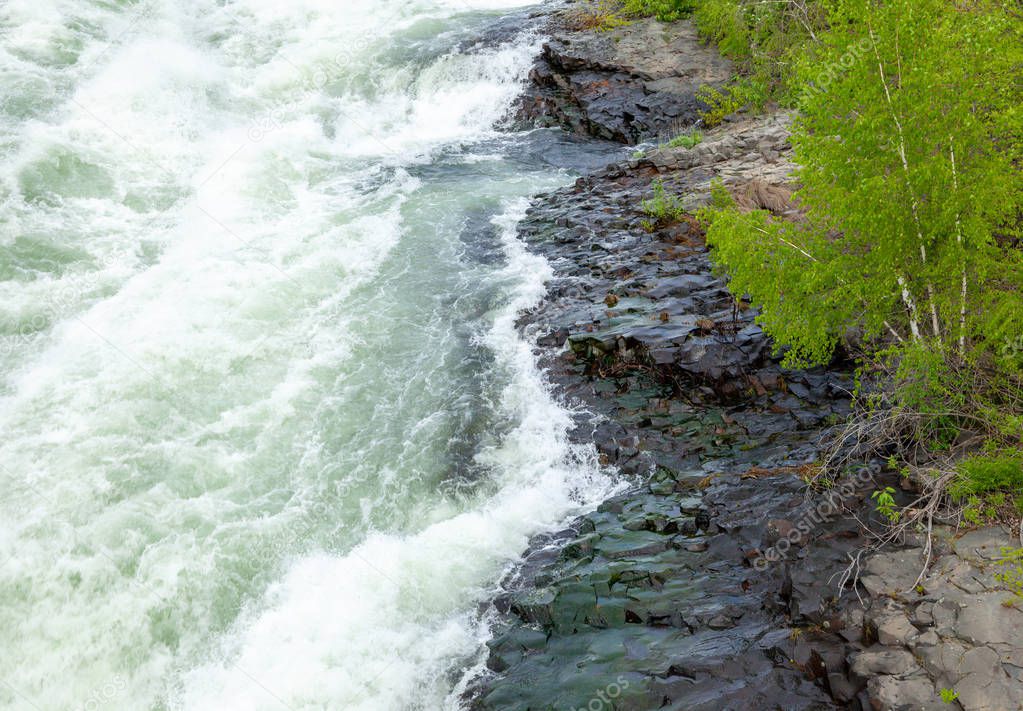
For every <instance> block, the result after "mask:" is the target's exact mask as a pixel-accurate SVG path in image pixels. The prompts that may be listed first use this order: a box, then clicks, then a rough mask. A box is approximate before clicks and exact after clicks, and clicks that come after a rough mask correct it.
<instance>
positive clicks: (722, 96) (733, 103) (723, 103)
mask: <svg viewBox="0 0 1023 711" xmlns="http://www.w3.org/2000/svg"><path fill="white" fill-rule="evenodd" d="M696 98H697V99H699V100H700V101H702V102H703V103H704V104H705V105H706V108H705V109H704V110H703V111H701V112H700V120H701V121H702V122H703V125H704V126H717V125H718V124H720V123H721V122H722V121H724V120H725V117H726V116H730V115H731V114H734V113H735V112H736V111H739V110H740V109H744V108H750V109H754V110H757V111H759V110H761V109H763V107H764V104H765V103H766V102H767V85H766V84H765V83H764V82H763V81H760V80H757V79H755V78H745V79H737V80H736V81H735V82H734V83H733V84H730V85H728V86H726V87H724V88H723V89H718V88H717V87H713V86H709V85H706V84H705V85H704V86H701V87H700V89H699V90H698V91H697V92H696Z"/></svg>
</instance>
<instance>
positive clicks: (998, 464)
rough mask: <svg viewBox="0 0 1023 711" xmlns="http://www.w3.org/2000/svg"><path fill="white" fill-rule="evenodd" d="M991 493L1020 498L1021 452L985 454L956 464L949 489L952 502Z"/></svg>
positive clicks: (1022, 484)
mask: <svg viewBox="0 0 1023 711" xmlns="http://www.w3.org/2000/svg"><path fill="white" fill-rule="evenodd" d="M992 492H1008V493H1009V494H1010V495H1012V496H1023V452H1020V451H1018V450H1015V451H1011V450H1010V451H1002V452H990V453H988V452H986V453H982V454H976V455H974V456H971V457H967V458H966V459H964V460H963V461H961V462H960V463H959V467H958V471H957V476H956V480H955V481H954V482H953V484H952V486H951V487H950V488H949V493H950V494H951V495H952V497H953V498H954V499H956V500H963V499H966V498H968V497H969V496H971V495H978V494H989V493H992Z"/></svg>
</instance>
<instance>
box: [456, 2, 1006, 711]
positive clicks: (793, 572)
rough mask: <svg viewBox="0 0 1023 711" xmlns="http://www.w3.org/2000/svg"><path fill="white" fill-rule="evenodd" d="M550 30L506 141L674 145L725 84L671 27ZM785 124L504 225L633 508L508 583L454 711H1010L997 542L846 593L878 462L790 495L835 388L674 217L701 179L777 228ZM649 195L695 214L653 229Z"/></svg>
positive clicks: (602, 514) (904, 567) (591, 518)
mask: <svg viewBox="0 0 1023 711" xmlns="http://www.w3.org/2000/svg"><path fill="white" fill-rule="evenodd" d="M550 32H551V34H552V38H551V40H550V41H549V42H547V44H546V45H545V47H544V50H543V54H542V56H541V57H540V58H538V60H537V64H536V67H535V69H534V71H533V73H532V77H531V78H532V84H531V86H530V87H529V89H528V90H527V91H526V92H525V94H524V96H523V99H522V102H521V110H520V115H519V119H520V120H521V121H527V122H532V123H538V124H541V125H558V126H561V127H563V128H565V129H566V130H569V131H573V132H576V133H580V134H585V135H589V136H593V137H595V138H603V139H613V140H617V141H621V142H625V143H636V142H638V141H641V140H644V139H646V138H650V137H652V136H658V135H660V136H664V135H665V131H675V132H678V131H679V130H680V129H681V128H683V127H685V126H687V125H691V124H692V123H693V122H694V121H695V120H696V117H697V115H698V110H699V101H698V99H697V98H696V96H695V93H696V90H697V89H698V88H699V86H700V85H701V84H704V83H720V82H723V81H726V80H727V79H728V77H729V76H730V73H731V68H730V65H729V64H728V62H727V61H726V60H723V59H722V58H720V57H719V56H718V55H717V54H716V52H715V51H714V50H713V49H712V48H708V47H705V46H703V45H701V44H700V43H699V42H698V40H697V37H696V33H695V30H694V29H693V28H692V27H691V26H690V25H689V24H688V23H685V22H680V23H673V24H671V25H664V24H662V23H658V22H657V21H655V20H645V21H642V22H637V23H633V24H631V25H628V26H626V27H622V28H618V29H616V30H614V31H612V32H606V33H595V32H575V31H572V30H571V29H569V28H568V27H567V26H566V24H565V22H564V18H563V17H562V16H559V15H554V16H553V17H552V18H551V27H550ZM790 120H791V117H790V116H788V115H786V114H784V113H780V112H770V113H768V114H766V115H763V116H756V117H746V116H735V117H730V119H729V120H727V121H726V122H725V124H723V126H721V127H719V128H716V129H713V130H711V131H707V132H705V135H704V138H703V141H702V142H701V143H699V144H698V145H696V146H695V147H693V148H691V149H686V148H665V147H660V148H653V149H652V150H650V151H649V152H648V153H646V154H644V155H642V156H640V155H639V154H637V156H636V157H634V158H633V159H632V160H631V161H629V162H627V163H623V164H616V165H611V166H608V167H607V168H605V169H603V170H600V171H597V172H596V173H594V174H592V175H589V176H586V177H583V178H580V179H579V180H577V181H576V183H575V185H573V186H571V187H569V188H565V189H562V190H559V191H556V192H554V193H551V194H548V195H543V196H540V197H538V198H537V200H536V201H535V203H534V205H533V207H532V208H531V210H530V211H529V213H528V215H527V217H526V219H525V220H524V221H523V223H522V224H521V225H520V234H521V236H522V238H523V239H524V240H525V241H526V242H527V244H528V245H529V246H530V248H531V249H533V250H535V251H537V252H538V253H540V254H543V255H544V256H545V257H546V258H547V259H548V261H549V262H550V263H551V264H552V266H553V267H554V271H555V278H554V280H553V281H552V283H551V284H550V285H549V294H548V299H547V300H546V301H545V302H544V304H543V305H542V306H541V307H540V308H538V309H537V310H535V311H534V312H532V313H530V314H527V315H526V316H525V317H524V318H523V320H522V324H521V325H522V328H523V329H524V331H525V332H526V333H527V335H529V336H530V337H531V338H533V339H535V341H536V342H537V344H538V348H539V353H540V357H541V359H542V361H543V363H544V365H545V367H546V369H547V372H548V373H549V377H550V379H551V381H552V382H553V384H554V386H555V389H556V391H557V392H558V393H559V394H560V395H561V396H562V397H563V398H564V400H565V402H566V403H567V404H569V405H570V406H571V407H573V409H574V410H575V411H576V412H578V413H579V415H578V418H577V427H576V429H575V431H574V432H573V437H574V438H575V439H576V440H577V441H581V442H593V443H595V444H596V446H597V448H598V451H599V452H600V453H601V457H602V458H603V459H604V461H606V463H608V464H610V465H613V466H615V467H617V468H618V469H619V470H620V471H621V472H622V474H623V476H624V478H625V479H626V480H627V482H628V484H629V488H628V490H627V491H625V492H623V493H622V494H620V495H618V496H616V497H614V498H613V499H611V500H609V501H607V502H605V503H604V504H603V505H602V506H601V507H599V509H598V510H597V511H594V512H593V513H590V514H587V515H585V516H583V517H581V518H580V519H578V520H577V521H575V522H573V524H572V525H571V526H570V527H569V528H568V529H566V530H564V531H561V532H559V533H557V534H555V535H550V536H543V537H539V538H538V539H537V540H534V541H533V542H532V544H531V547H530V550H529V551H528V553H527V555H526V558H525V562H524V563H523V565H522V566H521V567H519V568H518V569H517V570H516V571H515V572H514V573H513V574H512V575H510V576H509V578H508V579H507V580H506V581H504V584H503V592H502V594H501V595H500V596H499V597H498V598H497V599H496V600H495V601H494V602H493V606H492V609H491V610H490V611H489V614H491V615H493V616H494V617H495V618H496V619H497V622H496V625H495V626H496V630H497V633H496V635H495V637H494V639H493V640H492V641H491V643H490V645H489V646H490V654H489V659H488V663H487V666H488V669H489V670H490V673H489V674H488V675H486V676H485V677H483V678H481V679H479V680H477V682H476V683H475V684H474V686H473V688H472V689H471V690H470V692H469V693H468V694H467V698H468V699H469V700H470V706H471V707H472V708H473V709H477V710H479V711H482V710H484V709H501V710H502V711H509V710H512V709H514V710H523V711H525V710H527V709H528V710H531V711H540V710H542V709H555V710H558V711H562V710H567V709H584V708H587V709H618V710H619V711H626V710H635V711H639V710H645V709H660V708H664V709H679V710H682V709H685V710H686V711H701V710H704V709H707V710H710V709H714V710H715V711H717V710H723V709H758V710H759V709H785V710H786V711H789V710H795V709H833V708H848V709H863V710H866V709H879V710H880V709H949V708H962V709H967V710H969V711H982V710H987V711H1002V710H1005V711H1008V710H1011V709H1018V708H1023V613H1021V612H1020V611H1019V610H1017V609H1015V608H1013V607H1007V606H1005V605H1003V604H1002V602H1003V601H1004V600H1005V598H1006V593H1005V592H1004V591H1003V590H999V587H998V585H997V583H996V581H995V580H994V578H993V575H994V573H995V572H997V570H995V569H994V566H993V565H992V559H993V558H994V557H996V555H997V551H998V549H999V547H1000V546H1002V545H1008V544H1009V543H1010V537H1009V535H1008V532H1006V531H1002V530H1000V529H986V530H981V531H975V532H971V533H968V534H967V535H965V536H963V537H961V538H959V539H958V540H956V539H955V536H954V535H953V534H954V532H944V533H943V535H944V537H945V539H946V540H941V541H939V542H938V544H937V547H936V549H935V551H934V552H933V553H932V558H931V559H932V565H931V568H930V569H929V572H928V574H927V575H926V576H925V578H924V579H923V580H921V581H920V582H919V584H918V583H917V581H916V578H917V575H918V573H919V571H920V570H921V569H922V568H923V566H924V561H925V558H924V554H923V550H922V545H923V542H922V541H919V540H914V541H906V542H905V544H904V545H903V546H901V547H899V548H895V549H891V550H887V551H885V552H882V553H880V554H875V555H873V556H869V557H865V558H864V560H862V561H861V565H860V570H859V572H860V573H862V575H860V576H859V577H858V579H856V578H855V577H854V578H853V580H850V581H846V585H845V587H844V589H843V587H842V586H840V581H841V580H842V577H843V576H842V574H843V572H844V571H845V570H846V569H847V567H848V566H849V564H850V561H851V560H853V559H855V558H856V556H857V554H858V553H859V551H861V550H863V548H864V546H865V545H866V544H867V543H868V538H867V536H869V535H870V534H869V528H870V522H871V520H873V519H876V514H875V513H874V512H873V510H872V507H871V506H870V501H869V495H870V492H871V491H873V490H875V489H877V488H881V487H884V486H898V485H899V482H898V478H897V476H895V475H894V474H891V473H885V472H884V471H883V467H881V466H878V465H877V464H875V465H873V466H864V468H863V470H862V471H861V472H858V473H856V474H855V475H850V476H849V480H848V482H845V483H844V484H843V485H842V486H841V487H837V488H836V489H835V490H833V491H831V492H826V493H825V494H820V493H815V492H813V491H811V490H810V489H809V487H808V486H807V484H806V482H805V481H804V478H803V477H804V475H806V474H807V471H808V469H807V467H808V466H809V465H811V464H812V463H813V462H814V461H815V460H816V459H817V458H818V457H819V455H820V453H821V449H820V448H821V446H822V442H823V440H824V439H825V438H826V436H827V434H828V433H829V432H830V431H831V429H832V428H833V427H834V426H835V425H836V423H838V422H840V421H841V419H842V418H843V417H844V416H845V415H846V414H848V412H849V393H850V391H851V388H852V377H851V370H852V365H851V364H850V363H848V362H841V361H839V362H836V363H833V364H832V367H831V368H829V369H814V370H807V371H792V370H786V369H783V368H782V367H781V366H780V364H779V358H778V357H777V356H776V355H774V354H773V348H772V344H771V343H770V342H769V340H768V339H767V337H766V336H765V335H764V334H763V332H762V331H761V330H760V328H759V327H758V326H757V325H756V323H755V311H754V310H753V309H751V308H750V307H749V305H748V304H746V303H744V302H742V301H741V300H740V301H737V300H736V299H735V298H734V297H733V296H732V295H731V294H730V293H729V292H728V290H727V288H726V285H725V282H724V281H723V280H722V279H721V278H720V277H719V276H717V275H715V273H714V269H713V265H712V263H711V261H710V258H709V255H708V252H707V249H706V246H705V245H704V242H703V239H702V234H701V231H700V228H699V225H698V224H697V223H696V221H695V220H693V219H691V217H690V216H691V213H692V212H694V211H695V210H696V209H698V208H699V207H700V206H702V205H704V204H706V202H707V201H708V199H709V196H710V190H711V186H712V184H713V183H714V181H721V182H722V183H724V184H725V185H727V186H728V187H729V188H731V189H732V190H733V192H735V193H736V194H739V195H744V196H746V198H747V199H748V200H750V201H751V203H752V204H753V205H755V206H757V207H763V208H765V209H773V210H782V209H785V205H784V201H783V200H782V201H778V200H774V199H772V197H771V196H777V195H784V194H785V192H786V184H787V183H788V182H789V181H790V180H791V177H790V176H791V173H792V170H793V166H792V164H791V163H790V160H789V156H790V153H791V149H790V146H789V143H788V126H789V123H790ZM654 181H660V182H661V183H662V184H663V185H664V186H665V187H666V188H667V190H668V191H669V192H670V193H673V194H676V195H679V196H682V199H683V204H684V206H685V208H686V211H687V213H689V215H687V216H686V217H685V218H684V219H682V220H679V221H676V222H673V223H671V224H662V225H652V224H651V222H650V220H649V219H648V216H647V215H645V214H644V213H643V211H642V209H641V203H642V201H643V200H645V199H649V198H650V197H651V194H652V190H653V188H652V186H653V184H654ZM864 522H866V523H867V524H868V525H867V527H864V525H863V523H864ZM874 525H875V526H876V525H877V522H876V520H875V521H874ZM840 593H841V595H840ZM967 603H969V604H967ZM943 690H947V691H946V692H945V696H946V698H945V699H944V700H943V699H942V691H943ZM954 694H958V696H957V697H956V698H954V699H953V698H950V697H952V696H953V695H954Z"/></svg>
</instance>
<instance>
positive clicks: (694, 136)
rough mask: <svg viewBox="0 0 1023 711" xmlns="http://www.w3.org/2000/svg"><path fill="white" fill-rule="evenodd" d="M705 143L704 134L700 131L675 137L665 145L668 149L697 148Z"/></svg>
mask: <svg viewBox="0 0 1023 711" xmlns="http://www.w3.org/2000/svg"><path fill="white" fill-rule="evenodd" d="M702 142H703V134H702V133H700V132H699V131H691V132H689V133H682V134H679V135H678V136H675V137H674V138H673V139H671V140H670V141H668V142H667V143H665V144H664V145H665V146H667V147H668V148H695V147H696V146H698V145H700V143H702Z"/></svg>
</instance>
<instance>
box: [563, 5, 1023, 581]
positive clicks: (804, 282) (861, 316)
mask: <svg viewBox="0 0 1023 711" xmlns="http://www.w3.org/2000/svg"><path fill="white" fill-rule="evenodd" d="M571 14H572V17H573V19H572V20H571V22H572V23H573V24H574V25H575V26H577V27H580V28H589V29H593V30H595V31H604V30H607V29H610V28H613V27H617V26H621V25H622V24H624V23H628V22H630V21H631V20H633V19H635V18H638V17H643V16H654V17H656V18H658V19H659V20H662V21H668V22H670V21H675V20H678V19H681V18H686V17H687V18H690V19H691V21H692V22H693V23H694V24H695V25H696V27H697V29H698V30H699V32H700V35H701V37H702V38H703V39H704V40H705V41H707V42H710V43H713V44H714V45H716V46H717V47H718V48H719V50H720V51H721V52H722V54H724V55H725V56H727V57H729V58H730V59H732V60H733V61H734V62H735V63H736V67H737V73H736V76H735V77H734V79H733V81H732V82H731V83H729V84H728V85H727V86H725V87H723V88H715V87H710V86H707V87H704V88H703V89H701V92H700V94H699V95H700V98H701V99H703V100H704V102H705V104H706V108H705V110H704V112H703V114H702V123H703V125H704V126H707V127H712V126H715V125H717V124H719V123H721V121H722V120H723V119H724V118H725V117H726V116H728V115H729V114H732V113H734V112H736V111H738V110H742V109H745V110H748V111H752V112H759V111H763V110H764V108H765V107H766V106H768V105H772V106H780V107H783V108H785V109H790V110H794V111H795V112H796V116H797V118H796V120H795V122H794V125H793V127H792V143H793V147H794V155H793V160H794V162H795V163H796V165H797V170H796V173H795V175H794V176H793V178H794V185H793V186H792V187H793V188H794V190H793V192H792V195H791V198H790V200H791V206H792V207H794V208H795V209H794V210H791V211H789V213H788V214H786V215H785V216H781V217H780V216H778V215H777V214H775V213H773V212H772V211H770V210H766V209H751V206H750V205H748V204H741V203H742V202H743V201H742V200H741V198H740V200H739V201H738V202H737V200H736V196H735V195H733V194H732V193H731V192H730V191H729V190H728V189H727V188H725V187H724V186H718V187H717V189H716V190H715V195H714V201H713V204H712V205H711V206H710V207H707V208H704V209H702V210H700V212H699V215H698V217H699V219H700V221H701V223H702V224H703V225H704V227H705V228H706V237H707V242H708V244H709V245H710V246H711V247H712V250H713V252H712V253H713V255H714V259H715V262H716V263H717V265H718V266H719V268H720V269H721V270H722V273H725V274H727V276H728V279H729V285H730V288H731V289H732V291H733V293H735V294H736V295H740V296H748V297H750V298H751V299H752V303H753V305H754V306H756V307H758V308H759V309H760V311H761V315H760V317H759V323H760V324H761V325H762V326H763V328H764V329H765V331H766V332H767V333H768V334H769V335H770V336H771V337H772V338H773V339H774V341H775V343H776V344H777V347H778V348H779V349H780V352H782V353H784V363H785V364H786V365H789V366H792V367H803V366H813V365H826V364H827V363H829V362H831V360H832V358H833V357H834V356H835V353H836V350H841V351H842V352H843V353H844V354H849V355H852V356H853V357H855V358H856V359H857V362H858V364H859V371H858V372H859V378H858V387H857V391H856V397H855V409H854V415H853V417H852V418H851V419H850V422H849V423H848V426H847V427H846V428H845V429H844V430H843V431H842V432H841V433H840V435H839V436H838V437H836V444H835V447H834V448H833V450H832V451H831V452H829V454H828V456H827V457H825V458H823V459H822V462H821V464H820V467H819V471H817V472H815V473H814V474H813V479H814V482H815V484H817V485H819V486H822V487H825V488H826V487H830V486H832V485H834V483H835V482H836V481H837V480H838V479H840V478H841V476H842V475H843V474H844V473H847V472H848V471H849V470H850V468H851V467H852V466H853V465H854V464H855V463H856V462H857V461H867V460H869V459H870V458H872V457H880V458H882V459H883V460H885V461H886V462H887V463H888V465H889V467H890V468H892V469H893V470H895V471H898V472H899V473H900V474H901V476H902V477H903V478H904V479H905V480H906V482H907V484H908V485H909V486H907V488H912V489H914V490H916V491H917V492H918V494H917V496H915V497H913V498H912V500H910V501H908V502H906V503H905V504H904V505H898V504H897V503H896V502H895V501H894V499H893V497H892V496H891V492H887V491H878V492H877V496H876V497H875V498H876V499H877V500H878V501H879V502H880V503H879V504H878V507H879V511H881V512H883V513H884V515H885V518H887V519H888V520H889V521H890V523H891V524H892V531H891V533H890V535H889V536H887V537H886V539H885V540H886V541H887V540H895V539H896V538H898V536H900V535H902V534H904V533H906V532H907V531H908V530H915V529H920V528H921V527H924V528H926V529H927V530H928V531H930V529H931V528H932V526H933V524H934V522H935V521H942V522H945V523H955V524H959V523H964V524H966V525H980V524H983V523H1005V524H1009V525H1011V526H1013V527H1015V528H1018V529H1019V538H1020V545H1021V546H1023V521H1021V517H1023V449H1021V448H1023V249H1021V238H1023V111H1021V109H1020V105H1021V99H1023V13H1021V11H1020V9H1019V6H1018V4H1017V3H1011V2H1004V1H1001V0H982V1H981V2H975V3H970V4H969V5H962V4H957V3H949V2H946V1H944V0H923V1H921V0H897V1H895V2H873V1H871V2H857V3H843V2H834V1H831V0H785V1H783V2H773V3H763V2H758V1H756V0H624V1H623V2H619V1H617V0H592V1H590V2H583V3H580V4H579V5H577V6H576V7H575V8H574V9H573V10H572V11H571ZM690 135H694V136H699V133H698V132H695V133H692V134H690ZM690 140H691V139H689V138H688V136H687V135H686V134H680V135H679V136H678V137H677V138H676V139H674V141H673V143H672V144H671V145H685V146H686V147H692V146H691V145H690V144H689V143H687V141H690ZM696 140H697V141H698V140H699V139H698V138H697V139H696ZM655 192H656V190H655ZM674 200H675V198H674V196H665V195H664V194H663V188H661V189H660V193H659V195H658V196H657V197H655V199H654V200H653V201H651V204H650V205H649V206H648V209H649V210H650V212H651V216H652V217H654V218H656V219H659V220H662V221H663V220H664V219H680V218H681V216H682V214H683V212H684V211H682V210H681V209H678V210H675V213H677V214H674V215H671V214H668V213H671V212H672V211H671V209H670V204H671V203H672V202H673V201H674ZM753 207H755V206H753ZM1020 553H1021V550H1011V551H1006V556H1007V558H1008V559H1018V558H1019V556H1020ZM1016 572H1017V573H1018V572H1019V571H1016Z"/></svg>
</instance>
